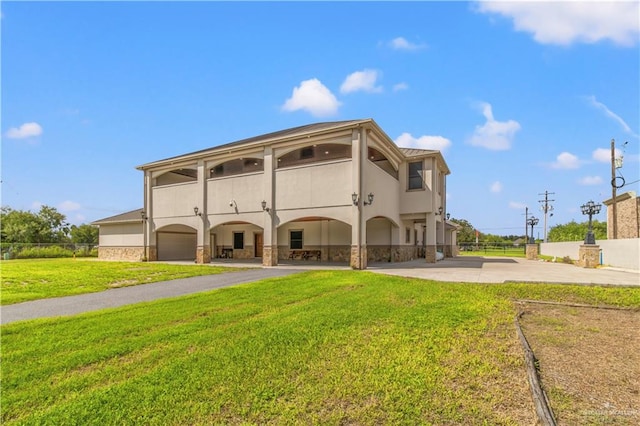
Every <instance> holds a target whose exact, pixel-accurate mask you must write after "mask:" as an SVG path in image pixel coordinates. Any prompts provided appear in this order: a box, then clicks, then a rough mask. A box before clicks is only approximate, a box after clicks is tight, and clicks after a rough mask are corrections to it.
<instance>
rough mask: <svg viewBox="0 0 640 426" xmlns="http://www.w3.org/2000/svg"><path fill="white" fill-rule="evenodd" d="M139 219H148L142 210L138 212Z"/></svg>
mask: <svg viewBox="0 0 640 426" xmlns="http://www.w3.org/2000/svg"><path fill="white" fill-rule="evenodd" d="M140 217H141V218H142V220H147V219H149V218H148V217H147V213H146V212H145V211H144V210H142V211H141V212H140Z"/></svg>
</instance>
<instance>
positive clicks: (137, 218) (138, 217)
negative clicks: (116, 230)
mask: <svg viewBox="0 0 640 426" xmlns="http://www.w3.org/2000/svg"><path fill="white" fill-rule="evenodd" d="M142 211H143V210H142V209H136V210H131V211H130V212H126V213H120V214H117V215H115V216H110V217H105V218H104V219H98V220H96V221H95V222H91V224H92V225H113V224H116V223H136V222H140V223H142Z"/></svg>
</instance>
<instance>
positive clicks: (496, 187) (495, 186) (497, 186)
mask: <svg viewBox="0 0 640 426" xmlns="http://www.w3.org/2000/svg"><path fill="white" fill-rule="evenodd" d="M490 191H491V192H493V193H494V194H497V193H499V192H502V182H500V181H495V182H493V183H492V184H491V188H490Z"/></svg>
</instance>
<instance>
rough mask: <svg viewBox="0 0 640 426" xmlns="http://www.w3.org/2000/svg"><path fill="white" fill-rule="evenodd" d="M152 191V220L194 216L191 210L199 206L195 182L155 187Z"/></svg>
mask: <svg viewBox="0 0 640 426" xmlns="http://www.w3.org/2000/svg"><path fill="white" fill-rule="evenodd" d="M152 191H153V196H152V199H153V210H152V211H153V218H154V219H155V218H165V217H170V218H175V217H181V216H194V213H193V208H194V207H196V206H198V207H199V208H202V207H201V206H199V203H198V192H197V191H198V184H197V183H196V182H190V183H178V184H173V185H166V186H156V187H154V188H153V189H152Z"/></svg>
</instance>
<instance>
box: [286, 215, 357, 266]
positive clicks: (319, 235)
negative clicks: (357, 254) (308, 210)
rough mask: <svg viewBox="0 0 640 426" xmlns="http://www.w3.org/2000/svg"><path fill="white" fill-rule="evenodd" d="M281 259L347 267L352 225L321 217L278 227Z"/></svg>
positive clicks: (297, 220) (301, 219) (306, 218)
mask: <svg viewBox="0 0 640 426" xmlns="http://www.w3.org/2000/svg"><path fill="white" fill-rule="evenodd" d="M277 232H278V259H279V261H282V262H287V261H297V260H305V261H323V262H337V263H348V262H349V260H350V256H351V225H349V224H347V223H345V222H342V221H340V220H337V219H333V218H329V217H320V216H307V217H300V218H296V219H294V220H291V221H289V222H286V223H283V224H280V226H278V231H277Z"/></svg>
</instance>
